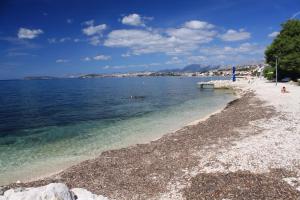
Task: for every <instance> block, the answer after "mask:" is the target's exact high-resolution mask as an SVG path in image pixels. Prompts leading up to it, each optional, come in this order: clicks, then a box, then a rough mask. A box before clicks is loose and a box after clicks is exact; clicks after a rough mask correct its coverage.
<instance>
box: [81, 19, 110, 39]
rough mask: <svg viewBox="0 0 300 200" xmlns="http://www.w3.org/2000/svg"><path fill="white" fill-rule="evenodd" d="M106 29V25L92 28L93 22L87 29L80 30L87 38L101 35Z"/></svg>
mask: <svg viewBox="0 0 300 200" xmlns="http://www.w3.org/2000/svg"><path fill="white" fill-rule="evenodd" d="M106 28H107V26H106V24H100V25H96V26H94V22H92V24H90V25H89V26H88V27H86V28H84V29H82V32H83V33H84V34H85V35H87V36H92V35H95V34H98V35H102V32H103V31H104V30H105V29H106Z"/></svg>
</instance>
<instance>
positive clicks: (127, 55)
mask: <svg viewBox="0 0 300 200" xmlns="http://www.w3.org/2000/svg"><path fill="white" fill-rule="evenodd" d="M121 56H122V57H123V58H126V57H130V56H131V54H130V53H123V54H121Z"/></svg>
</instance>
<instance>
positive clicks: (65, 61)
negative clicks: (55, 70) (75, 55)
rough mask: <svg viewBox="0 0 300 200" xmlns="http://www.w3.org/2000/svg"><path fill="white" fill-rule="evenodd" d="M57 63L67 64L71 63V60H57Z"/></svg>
mask: <svg viewBox="0 0 300 200" xmlns="http://www.w3.org/2000/svg"><path fill="white" fill-rule="evenodd" d="M55 62H56V63H67V62H69V60H67V59H57V60H56V61H55Z"/></svg>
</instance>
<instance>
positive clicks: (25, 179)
mask: <svg viewBox="0 0 300 200" xmlns="http://www.w3.org/2000/svg"><path fill="white" fill-rule="evenodd" d="M233 96H234V97H233V98H234V99H233V100H231V101H229V102H228V103H226V104H225V105H224V106H221V108H217V109H216V110H214V111H212V112H211V113H209V114H206V115H203V116H202V117H200V118H199V119H197V120H192V121H190V122H187V123H185V124H184V125H182V126H180V128H177V127H176V128H173V130H171V131H166V132H164V133H163V134H162V135H161V134H158V135H156V136H155V137H152V139H150V140H146V141H141V142H140V143H133V144H129V145H127V146H125V147H120V148H112V149H108V150H104V151H102V152H100V153H99V154H98V156H100V155H101V154H102V153H105V152H107V151H114V150H119V149H124V148H131V147H135V146H137V145H143V144H149V143H152V142H155V141H157V140H159V139H161V138H162V137H164V136H167V135H170V134H173V133H175V132H177V131H180V130H184V129H186V128H188V127H189V126H194V125H197V124H198V123H200V122H202V121H205V120H207V119H208V118H209V117H210V116H212V115H215V114H218V113H220V112H222V110H224V109H225V108H226V107H227V106H228V104H230V103H231V102H232V101H235V100H236V99H237V98H240V96H239V95H238V94H236V93H233ZM98 156H95V157H91V158H84V159H80V160H79V162H76V161H72V164H68V165H66V164H64V163H57V165H58V166H59V167H58V168H57V169H55V170H51V171H48V170H47V169H46V168H45V169H42V172H41V173H39V174H38V175H36V176H35V175H33V176H32V175H28V174H27V175H26V176H24V177H22V178H20V179H18V180H16V181H14V182H12V181H11V183H4V184H0V187H1V186H6V185H14V184H15V183H16V182H20V183H22V184H23V183H24V184H26V183H31V182H35V181H39V180H43V179H48V178H52V177H56V176H57V175H59V174H60V173H63V172H64V171H65V170H68V169H69V168H71V167H72V166H75V165H78V164H80V163H82V162H85V161H87V160H92V159H95V158H97V157H98ZM34 167H35V166H34ZM34 169H37V167H36V168H33V170H34ZM12 174H13V173H12Z"/></svg>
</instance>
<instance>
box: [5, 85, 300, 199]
mask: <svg viewBox="0 0 300 200" xmlns="http://www.w3.org/2000/svg"><path fill="white" fill-rule="evenodd" d="M242 84H244V86H241V84H239V87H238V89H240V88H241V87H242V93H241V97H240V98H238V99H236V100H233V101H232V102H230V103H228V105H227V106H226V107H225V108H224V109H223V110H222V111H220V112H217V113H213V114H211V115H210V116H209V117H208V118H207V119H205V120H201V121H199V123H197V124H192V125H188V126H185V127H184V128H182V129H180V130H178V131H176V132H174V133H170V134H166V135H164V136H163V137H162V138H160V139H158V140H155V141H152V142H150V143H147V144H138V145H134V146H131V147H128V148H122V149H118V150H110V151H105V152H103V153H102V154H101V155H100V156H99V157H97V158H95V159H91V160H87V161H84V162H82V163H80V164H78V165H75V166H72V167H70V168H68V169H67V170H64V171H63V172H61V173H59V174H57V175H55V176H52V177H48V178H44V179H42V180H38V181H33V182H29V183H20V184H11V185H10V186H9V187H32V186H34V187H36V186H41V185H45V184H49V183H51V182H63V183H66V184H67V185H68V186H70V187H80V188H86V189H88V190H89V191H91V192H93V193H95V194H100V195H104V196H106V197H108V198H110V199H199V198H209V199H222V198H230V197H240V198H242V197H243V198H244V197H245V199H274V197H277V199H278V198H282V199H286V198H289V199H297V198H300V193H299V191H298V190H297V187H298V183H300V181H299V182H297V181H298V179H299V180H300V178H299V173H298V174H297V169H298V168H297V165H296V164H297V163H298V164H299V163H300V162H299V161H300V158H299V156H298V155H299V151H298V149H295V148H294V149H290V148H292V146H291V145H290V146H287V144H290V143H291V142H294V143H295V144H297V141H295V138H294V137H297V136H298V135H297V134H296V135H290V134H289V135H286V134H285V133H283V134H282V133H280V132H279V133H276V132H275V133H274V130H276V128H279V127H277V126H279V125H282V124H285V123H286V121H285V120H288V119H284V117H286V118H288V117H289V116H288V113H285V111H288V110H284V109H282V110H280V109H281V107H280V105H278V106H277V105H274V104H272V102H271V104H270V102H268V101H267V100H269V99H268V98H267V97H266V92H265V91H264V90H265V88H262V89H261V90H260V89H259V88H258V87H256V85H255V84H253V85H247V87H245V85H246V84H245V83H242ZM240 86H241V87H240ZM249 89H250V90H249ZM274 91H277V89H276V90H274ZM298 91H299V89H298V88H296V89H295V90H294V89H293V90H292V91H291V95H294V94H295V93H297V92H298ZM278 93H279V92H278ZM267 94H268V93H267ZM279 95H281V94H280V93H279ZM297 95H298V93H297ZM279 97H282V96H279ZM288 97H289V96H283V98H288ZM296 97H297V96H296ZM293 98H295V97H293ZM295 99H296V100H297V98H295ZM284 100H286V99H284ZM278 101H279V100H278ZM296 103H297V102H296ZM293 105H297V104H293ZM299 105H300V104H299ZM292 109H293V108H292ZM295 114H297V112H295ZM278 116H279V118H280V120H281V121H280V124H276V123H275V121H276V120H278V118H277V117H278ZM292 117H293V116H292ZM298 122H299V121H298V118H296V119H295V120H294V121H293V123H294V124H287V126H286V127H283V128H286V129H284V130H286V131H289V129H288V128H294V129H295V130H294V129H293V130H292V132H293V131H296V133H297V131H298V130H299V127H298V126H297V124H298ZM289 126H292V127H289ZM294 126H295V127H294ZM280 130H281V129H280ZM284 130H283V131H284ZM288 133H289V132H288ZM299 134H300V133H299ZM272 137H274V138H272ZM285 140H286V141H285ZM280 142H282V144H281V143H280ZM273 143H274V145H273ZM285 148H286V149H285ZM287 153H289V154H291V155H288V156H287V155H286V154H287ZM285 157H287V158H285ZM261 159H262V160H261ZM295 180H296V183H294V182H295ZM291 181H292V182H291ZM293 181H294V182H293ZM224 183H225V185H224ZM212 184H213V188H214V189H212V188H211V186H212ZM249 184H250V185H251V186H250V187H249ZM243 185H244V186H243ZM200 186H201V187H200ZM240 186H242V187H240ZM245 194H247V195H245ZM232 195H233V196H232ZM212 197H213V198H212ZM272 197H273V198H272ZM234 199H236V198H234ZM237 199H239V198H237Z"/></svg>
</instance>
